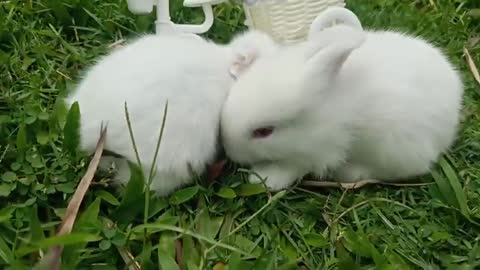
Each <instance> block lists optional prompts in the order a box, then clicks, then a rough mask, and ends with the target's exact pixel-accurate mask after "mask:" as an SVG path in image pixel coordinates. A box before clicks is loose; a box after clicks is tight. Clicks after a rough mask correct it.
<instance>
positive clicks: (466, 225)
mask: <svg viewBox="0 0 480 270" xmlns="http://www.w3.org/2000/svg"><path fill="white" fill-rule="evenodd" d="M119 2H121V3H119ZM181 2H182V1H175V3H173V4H172V5H171V6H172V14H173V18H174V20H175V21H177V22H185V21H188V22H194V23H195V22H197V23H198V22H200V21H201V20H202V17H201V15H200V12H199V11H198V10H195V11H192V10H189V9H182V7H181ZM60 3H62V4H60ZM432 3H434V4H435V5H434V6H433V5H432ZM348 7H349V8H351V9H352V10H353V11H354V12H356V13H357V14H358V16H359V17H360V19H361V20H362V22H363V24H364V25H365V26H366V27H368V28H379V29H382V28H395V29H399V30H402V31H406V32H409V33H413V34H418V35H421V36H424V37H426V38H428V39H429V40H431V41H433V42H435V44H437V45H438V46H440V47H442V48H443V49H444V51H445V52H446V53H447V54H448V56H449V57H450V58H451V60H452V61H453V62H454V63H455V64H456V65H457V66H458V68H459V69H460V70H461V71H462V73H463V75H464V81H465V88H466V94H465V99H464V100H465V101H464V103H465V109H464V120H463V124H462V131H461V133H460V135H459V139H458V142H457V143H456V145H455V146H454V147H453V149H452V151H451V152H450V153H449V154H448V155H447V156H446V157H445V158H444V159H442V161H441V162H440V163H439V165H438V166H437V167H436V168H435V171H434V173H433V174H432V175H431V176H430V175H429V176H425V177H423V180H424V181H426V182H433V184H431V185H428V186H423V187H385V186H368V187H364V188H362V189H360V190H349V191H342V190H339V189H325V190H304V189H301V188H293V189H291V190H288V192H281V193H278V194H276V195H274V196H273V197H270V194H267V193H265V192H264V190H263V189H262V188H259V187H258V186H255V185H248V184H244V183H245V175H244V173H240V172H239V173H236V174H233V175H227V176H224V177H222V179H221V180H220V181H219V183H218V182H217V183H214V184H213V185H210V186H208V185H206V184H202V185H196V186H191V187H187V188H185V189H182V190H180V191H178V192H177V193H175V194H173V195H172V196H170V197H169V198H164V199H156V198H152V199H151V201H150V202H149V211H146V212H147V213H148V214H149V215H148V216H144V208H145V207H144V195H143V194H142V192H141V191H142V188H143V186H142V185H143V182H142V180H141V178H140V177H133V178H132V179H133V180H132V181H131V182H130V184H129V185H128V186H127V188H126V190H124V191H123V192H122V193H120V194H117V192H116V191H115V190H114V189H113V188H112V187H111V186H110V185H109V183H110V182H109V175H108V173H107V174H103V175H100V174H99V175H98V176H97V177H96V179H95V182H94V183H93V184H92V186H91V187H90V190H89V192H88V193H87V195H86V197H85V198H84V202H83V204H82V208H81V210H80V215H79V217H78V219H77V222H76V225H75V228H74V233H73V234H72V235H69V236H63V237H54V236H55V230H56V228H57V227H58V225H59V223H60V221H61V217H62V215H63V213H64V210H65V208H66V206H67V204H68V201H69V199H70V197H71V196H72V194H73V192H74V190H75V188H76V186H77V183H78V181H79V180H80V178H81V177H82V176H83V173H84V172H85V171H86V165H87V164H88V158H86V157H85V156H83V155H81V154H79V153H78V151H77V150H76V149H75V147H74V145H75V139H76V138H75V135H72V131H73V130H75V125H76V124H75V113H70V114H69V115H68V116H67V118H69V119H73V120H68V121H67V127H66V128H65V131H64V130H63V129H62V126H63V123H64V118H65V116H66V114H65V112H64V111H62V107H61V106H59V104H58V103H56V100H57V97H58V96H61V95H64V94H65V93H67V92H68V90H70V89H71V87H72V85H74V83H75V82H76V81H77V80H78V79H79V77H80V76H81V72H82V70H84V68H86V67H87V66H88V65H89V64H91V63H93V61H94V60H95V59H96V58H97V57H99V56H100V55H103V54H104V53H106V52H107V51H108V49H109V45H110V44H112V43H114V42H115V41H117V40H120V39H122V38H124V39H126V38H129V37H133V36H135V35H137V34H138V33H144V32H151V31H152V30H153V20H154V17H153V16H151V15H150V16H134V15H132V14H130V13H129V12H128V10H127V7H126V1H114V0H103V1H99V0H39V1H32V0H13V1H0V112H1V114H0V269H31V267H32V265H34V264H35V263H37V262H38V261H39V259H40V257H41V256H43V255H44V254H45V253H46V251H47V250H48V248H49V247H52V246H53V245H56V244H65V245H66V246H65V250H64V255H63V258H62V263H63V266H64V268H62V269H126V262H128V261H129V259H128V256H129V255H132V256H133V257H135V258H136V259H137V261H138V263H139V264H140V265H142V269H159V266H160V267H161V268H160V269H168V270H170V269H179V268H178V266H177V265H176V264H175V259H174V258H175V250H176V246H175V243H176V242H175V240H176V239H180V240H182V241H181V242H182V250H183V256H182V258H181V260H180V261H181V262H182V263H181V264H182V265H181V266H182V269H199V268H200V267H204V268H206V269H212V268H213V267H214V265H217V268H216V269H222V268H221V267H220V263H223V264H225V265H226V266H228V269H230V270H232V269H479V268H480V246H479V242H480V224H479V223H480V208H479V205H480V119H479V118H480V108H479V105H478V101H479V99H480V87H479V85H477V84H476V82H475V81H474V79H473V77H472V76H471V74H470V71H469V70H468V67H467V65H466V62H465V59H464V57H463V47H464V46H466V47H467V48H468V50H469V51H470V54H471V55H472V57H473V58H474V61H475V62H476V63H477V64H479V63H480V42H479V40H480V20H479V18H478V17H473V16H470V15H468V14H467V13H468V12H470V13H469V14H472V15H475V14H478V8H479V3H478V2H475V1H473V0H472V1H460V0H455V1H453V0H452V1H440V0H439V1H436V0H433V1H427V0H419V1H399V0H398V1H394V0H369V1H360V0H356V1H353V0H352V1H348ZM475 9H476V10H475ZM472 10H473V12H472ZM215 13H216V22H215V25H214V27H213V28H212V29H211V31H210V32H209V34H207V35H206V36H208V37H209V38H212V39H214V40H216V41H218V42H222V43H223V42H227V41H228V40H229V39H230V38H231V37H232V34H233V33H235V32H236V31H239V30H241V29H243V28H244V27H243V25H242V22H243V14H242V12H241V8H240V7H239V6H238V5H234V4H222V5H220V6H217V7H216V8H215ZM385 49H389V48H385ZM54 108H55V109H54ZM80 111H81V108H80ZM64 138H65V139H64ZM72 145H73V146H72ZM135 175H137V174H135ZM144 218H146V221H147V222H146V223H145V222H144ZM220 240H222V241H221V242H220ZM177 243H178V241H177ZM131 267H132V268H130V269H136V268H133V266H131Z"/></svg>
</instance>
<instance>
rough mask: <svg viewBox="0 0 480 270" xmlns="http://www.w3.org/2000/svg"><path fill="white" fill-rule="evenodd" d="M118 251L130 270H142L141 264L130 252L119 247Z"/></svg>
mask: <svg viewBox="0 0 480 270" xmlns="http://www.w3.org/2000/svg"><path fill="white" fill-rule="evenodd" d="M117 250H118V253H119V254H120V256H121V257H122V259H123V261H124V262H125V264H126V265H127V266H128V270H142V267H141V266H140V263H138V262H137V261H136V260H135V257H134V256H133V255H132V253H130V251H128V250H127V249H126V248H124V247H117Z"/></svg>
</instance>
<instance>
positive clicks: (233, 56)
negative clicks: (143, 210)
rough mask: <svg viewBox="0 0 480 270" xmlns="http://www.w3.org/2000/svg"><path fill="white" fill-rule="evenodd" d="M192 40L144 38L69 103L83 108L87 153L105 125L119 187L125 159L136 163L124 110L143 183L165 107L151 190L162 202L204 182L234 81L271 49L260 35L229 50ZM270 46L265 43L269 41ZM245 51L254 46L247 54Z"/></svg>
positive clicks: (104, 63)
mask: <svg viewBox="0 0 480 270" xmlns="http://www.w3.org/2000/svg"><path fill="white" fill-rule="evenodd" d="M193 37H194V36H191V35H183V34H172V35H170V34H169V35H146V36H143V37H141V38H139V39H138V40H135V41H133V42H132V43H130V44H128V45H126V46H124V47H122V48H119V49H116V50H114V51H113V52H112V53H110V54H109V55H107V56H105V57H103V58H102V59H100V61H99V62H98V63H97V64H96V65H94V66H93V67H92V68H90V69H89V70H88V72H87V73H86V74H85V76H84V79H83V80H82V81H81V82H80V84H79V85H78V87H77V89H76V90H75V91H74V92H73V93H72V94H71V95H70V96H69V97H68V98H67V99H66V103H67V105H68V106H71V104H72V103H73V102H75V101H78V103H79V105H80V113H81V130H80V135H81V148H82V149H84V150H85V151H87V152H88V153H92V152H93V151H94V149H95V145H96V142H97V140H98V135H99V130H100V127H101V124H102V122H103V123H104V124H106V125H107V126H108V130H107V137H106V146H105V149H107V150H109V151H111V152H114V153H115V154H117V155H119V156H120V158H119V157H104V158H103V160H102V166H106V165H107V164H108V163H109V162H111V161H113V162H114V163H115V165H116V166H117V167H118V176H117V177H116V178H117V180H119V181H120V182H123V183H125V182H127V181H128V180H129V177H130V170H129V167H128V163H127V160H128V161H130V162H133V163H136V158H135V153H134V148H133V146H132V143H131V140H130V135H129V131H128V126H127V122H126V119H125V112H124V103H125V102H126V103H127V106H128V110H129V116H130V119H131V123H132V128H133V133H134V137H135V140H136V143H137V147H138V152H139V155H140V160H141V162H142V165H143V167H144V172H145V174H146V177H148V173H149V171H150V168H151V166H150V165H151V162H152V160H153V157H154V154H155V148H156V143H157V139H158V136H159V131H160V127H161V124H162V117H163V112H164V106H165V103H166V102H167V101H168V111H167V119H166V123H165V129H164V134H163V139H162V142H161V145H160V149H159V153H158V159H157V162H156V164H155V165H154V166H155V169H156V176H155V178H154V179H153V181H152V185H151V189H152V190H155V191H156V192H157V194H158V195H160V196H164V195H167V194H169V193H170V192H172V191H173V190H175V189H176V188H178V187H180V186H182V185H184V184H187V183H191V182H192V181H193V179H192V175H191V171H190V169H189V167H191V169H192V170H193V172H195V173H196V174H197V175H201V174H202V172H203V171H204V169H205V167H206V165H207V164H208V163H209V162H211V161H213V159H214V157H215V153H216V150H217V144H218V142H217V139H218V133H219V122H220V112H221V107H222V105H223V102H224V100H225V98H226V97H227V93H228V91H229V89H230V88H231V85H232V83H233V82H234V78H233V77H232V76H235V75H236V74H237V72H238V71H239V70H242V71H243V70H244V68H243V66H242V65H243V64H244V63H251V62H252V59H251V57H252V56H253V55H254V56H255V57H258V56H261V55H268V54H269V53H270V52H271V51H273V50H274V49H275V48H276V45H275V43H274V42H273V40H271V39H269V38H268V36H266V35H265V34H263V33H261V32H256V31H253V32H246V33H242V34H240V35H238V36H237V37H236V38H235V39H234V40H233V41H232V42H231V44H230V45H229V46H223V45H217V44H215V43H212V42H209V41H207V40H204V39H202V38H193ZM268 41H270V42H268ZM246 44H253V45H252V46H250V47H248V46H246Z"/></svg>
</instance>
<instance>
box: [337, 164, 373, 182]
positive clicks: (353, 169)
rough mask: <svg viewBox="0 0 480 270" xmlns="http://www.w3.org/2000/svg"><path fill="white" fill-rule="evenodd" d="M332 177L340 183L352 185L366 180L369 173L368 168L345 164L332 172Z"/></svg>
mask: <svg viewBox="0 0 480 270" xmlns="http://www.w3.org/2000/svg"><path fill="white" fill-rule="evenodd" d="M333 177H334V179H335V180H337V181H340V182H349V183H353V182H357V181H360V180H363V179H368V178H369V177H370V172H369V170H368V168H366V167H365V166H362V165H357V164H345V165H343V166H342V167H340V168H338V169H337V170H336V171H335V172H334V174H333Z"/></svg>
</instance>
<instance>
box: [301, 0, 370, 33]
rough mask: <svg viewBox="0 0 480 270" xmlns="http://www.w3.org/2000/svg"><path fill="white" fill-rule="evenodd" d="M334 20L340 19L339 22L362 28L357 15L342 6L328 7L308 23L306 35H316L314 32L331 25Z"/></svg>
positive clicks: (358, 28)
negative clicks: (308, 27)
mask: <svg viewBox="0 0 480 270" xmlns="http://www.w3.org/2000/svg"><path fill="white" fill-rule="evenodd" d="M335 21H340V23H341V24H345V25H348V26H351V27H353V28H356V29H357V30H363V28H362V24H361V22H360V20H359V19H358V17H357V15H355V13H353V12H352V11H350V10H349V9H346V8H344V7H335V6H332V7H329V8H327V9H325V10H324V11H322V12H321V13H320V14H319V15H318V16H317V17H316V18H315V19H314V20H313V22H312V24H311V25H310V30H309V32H308V37H309V38H311V37H312V36H314V35H316V33H318V32H320V31H322V30H324V29H326V28H328V27H330V26H332V24H333V23H334V22H335Z"/></svg>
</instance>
